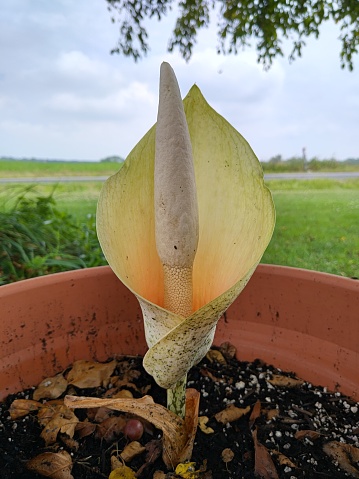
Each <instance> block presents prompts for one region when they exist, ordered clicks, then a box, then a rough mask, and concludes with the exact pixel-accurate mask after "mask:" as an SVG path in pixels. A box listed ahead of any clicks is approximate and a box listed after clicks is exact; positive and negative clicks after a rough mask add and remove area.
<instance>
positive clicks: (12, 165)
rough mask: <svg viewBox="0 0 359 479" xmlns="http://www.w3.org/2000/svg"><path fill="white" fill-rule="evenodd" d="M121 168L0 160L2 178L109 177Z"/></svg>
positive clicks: (102, 164) (106, 164)
mask: <svg viewBox="0 0 359 479" xmlns="http://www.w3.org/2000/svg"><path fill="white" fill-rule="evenodd" d="M120 167H121V163H116V162H110V161H104V162H101V161H58V162H56V161H49V162H47V161H30V160H0V178H20V177H37V176H48V177H50V176H81V175H83V176H109V175H112V174H113V173H115V172H116V171H117V170H118V169H119V168H120Z"/></svg>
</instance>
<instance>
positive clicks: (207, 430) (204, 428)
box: [198, 416, 214, 434]
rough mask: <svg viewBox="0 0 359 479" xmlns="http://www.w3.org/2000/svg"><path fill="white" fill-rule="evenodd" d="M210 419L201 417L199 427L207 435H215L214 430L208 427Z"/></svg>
mask: <svg viewBox="0 0 359 479" xmlns="http://www.w3.org/2000/svg"><path fill="white" fill-rule="evenodd" d="M208 421H209V418H208V417H207V416H200V417H199V418H198V426H199V428H200V430H201V431H202V432H204V433H205V434H213V433H214V430H213V429H212V428H211V427H208V426H207V425H206V424H207V423H208Z"/></svg>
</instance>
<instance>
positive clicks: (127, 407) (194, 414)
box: [65, 388, 200, 468]
mask: <svg viewBox="0 0 359 479" xmlns="http://www.w3.org/2000/svg"><path fill="white" fill-rule="evenodd" d="M199 399H200V394H199V392H198V391H197V390H195V389H192V388H188V389H187V390H186V416H185V418H184V419H182V418H180V417H179V416H177V415H176V414H174V413H173V412H171V411H169V410H168V409H167V408H165V407H164V406H162V405H160V404H156V403H155V402H154V401H153V398H152V397H151V396H144V397H142V398H140V399H127V398H125V399H122V398H120V399H98V398H86V397H79V396H66V397H65V404H66V405H67V406H70V407H71V408H73V409H75V408H82V409H87V408H89V407H100V406H105V407H108V408H110V409H113V410H115V411H121V412H128V413H130V414H134V415H137V416H139V417H141V418H143V419H146V420H148V421H150V422H151V423H152V424H153V425H154V426H156V427H157V428H158V429H161V430H162V432H163V454H162V458H163V460H164V462H165V464H166V466H167V467H168V468H173V467H174V466H175V465H176V464H179V463H181V462H184V461H186V460H189V458H190V457H191V455H192V450H193V443H194V439H195V436H196V430H197V425H198V408H199Z"/></svg>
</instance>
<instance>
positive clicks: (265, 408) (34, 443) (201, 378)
mask: <svg viewBox="0 0 359 479" xmlns="http://www.w3.org/2000/svg"><path fill="white" fill-rule="evenodd" d="M227 353H228V351H227V352H225V353H224V355H225V356H226V364H225V365H221V364H219V363H218V362H217V361H215V360H213V359H212V360H209V359H208V358H207V357H206V358H205V359H204V360H203V361H202V362H201V363H200V364H198V365H197V366H196V367H194V368H193V369H192V370H191V371H190V373H189V376H188V386H189V387H193V388H196V389H197V390H198V391H200V393H201V400H200V412H199V415H200V416H207V417H208V418H209V421H208V423H207V424H206V425H207V427H211V428H212V429H213V430H214V432H213V433H211V434H205V433H203V432H202V431H201V430H200V429H198V431H197V436H196V442H195V446H194V451H193V456H192V460H193V461H194V462H195V463H196V468H197V469H199V468H200V467H202V469H203V470H205V471H206V472H203V473H202V475H199V476H198V477H203V478H206V479H210V478H215V479H217V478H218V479H221V478H246V479H251V478H258V477H262V478H269V479H271V478H275V477H279V478H281V479H284V478H286V479H301V478H313V479H314V478H322V479H326V478H336V479H342V478H343V479H344V478H348V477H349V478H350V477H358V478H359V463H358V460H359V456H355V455H354V454H351V452H352V451H354V452H356V451H357V448H359V412H358V409H359V408H358V404H357V403H355V402H354V401H352V400H350V399H349V398H347V397H344V396H343V395H341V394H340V393H339V392H335V393H330V392H328V391H327V390H326V389H325V388H322V387H317V386H313V385H312V384H309V383H307V382H303V383H302V384H299V385H297V386H293V385H290V387H288V386H278V385H276V384H274V385H273V384H271V383H270V382H269V380H271V379H273V378H274V379H275V382H276V381H277V382H278V377H277V375H279V376H282V377H283V376H285V377H289V378H295V376H294V375H293V374H291V373H284V372H282V371H280V370H277V369H275V368H274V367H272V366H269V365H266V364H264V363H262V362H261V361H259V360H257V361H254V362H253V363H249V362H238V361H237V360H236V359H234V358H232V359H231V358H230V357H229V356H228V354H227ZM118 361H119V362H118V367H117V368H116V370H115V373H114V374H115V375H116V376H119V377H120V378H121V375H123V372H124V369H126V370H127V371H128V370H131V369H132V370H134V371H140V372H141V374H140V375H138V377H136V374H134V375H133V376H131V383H132V384H135V385H136V388H134V387H132V389H131V386H130V385H128V387H126V386H125V385H124V386H123V387H124V388H125V389H128V390H132V393H133V396H134V397H139V396H140V394H139V392H138V390H139V389H141V390H142V391H144V390H145V388H146V386H150V389H149V390H148V391H147V394H149V395H151V396H152V397H153V398H154V400H155V401H156V402H157V403H160V404H165V401H166V398H165V392H164V391H163V390H161V389H160V388H159V387H158V386H156V384H154V383H153V380H152V378H151V377H150V376H149V375H148V374H147V373H146V372H145V371H144V370H143V368H142V365H141V359H140V358H135V357H131V358H128V357H127V358H121V359H119V360H118ZM124 365H125V366H124ZM279 379H280V378H279ZM111 387H112V385H111V381H110V384H109V385H108V386H107V387H106V388H104V387H100V388H93V389H86V390H80V389H77V388H74V387H73V386H71V387H70V388H71V389H70V391H67V393H68V392H70V393H71V394H78V395H81V396H94V397H103V396H104V395H105V394H106V393H107V391H108V390H109V389H111ZM32 393H33V390H27V391H23V392H22V393H19V394H16V395H12V396H9V397H8V398H7V400H6V401H5V402H4V403H2V404H0V465H1V473H0V475H1V478H2V479H10V478H12V479H13V478H16V479H25V478H26V479H40V478H41V477H43V476H40V475H38V474H36V473H33V472H31V471H29V470H28V469H27V467H26V463H27V461H28V460H29V459H30V458H33V457H35V456H37V455H38V454H40V453H41V452H44V451H52V452H54V451H59V450H62V449H65V450H68V452H69V453H70V454H71V457H72V459H73V468H72V475H73V477H74V478H75V479H85V478H86V479H106V478H108V476H109V474H110V472H111V466H110V457H111V455H113V454H117V455H118V454H119V452H121V451H122V450H123V448H124V447H125V445H126V444H127V443H128V439H126V438H125V436H124V435H123V434H121V433H120V434H119V435H118V436H117V437H116V438H115V439H113V440H112V441H110V442H106V440H105V439H103V438H102V439H101V438H97V437H96V434H94V433H92V434H90V435H88V436H86V437H84V438H82V439H79V438H78V436H77V433H75V436H74V439H75V441H76V443H75V444H71V443H70V444H67V445H66V444H65V443H66V441H63V440H62V439H65V438H64V437H63V438H61V435H59V437H58V438H57V440H56V442H55V443H54V444H52V445H50V446H47V447H45V446H44V441H43V439H42V438H41V437H40V433H41V430H42V429H41V427H40V426H39V424H38V421H37V414H36V412H33V413H29V414H27V415H26V416H24V417H21V418H18V419H16V420H12V419H11V418H10V416H9V412H8V410H9V407H10V405H11V403H12V402H13V400H14V399H19V398H28V399H31V398H32ZM107 394H108V393H107ZM64 395H65V394H63V395H62V397H63V396H64ZM42 402H44V401H42ZM230 404H234V405H235V406H237V407H239V408H245V407H247V406H249V407H250V411H249V412H248V413H247V414H245V415H244V416H243V417H241V418H240V419H238V420H236V421H234V422H230V423H227V424H221V423H219V422H218V421H217V420H216V419H215V418H214V415H215V414H216V413H218V412H219V411H221V410H223V409H224V408H226V407H228V406H229V405H230ZM255 405H256V408H255ZM254 408H255V409H254ZM253 409H254V410H253ZM76 414H78V415H79V417H80V418H81V420H84V418H85V416H86V410H76ZM114 414H116V415H119V414H120V413H114ZM254 431H257V438H258V441H259V443H260V444H261V445H262V446H263V448H261V451H262V452H263V451H264V452H265V453H266V452H267V451H268V453H269V456H270V458H271V459H270V460H271V461H273V463H272V465H270V466H268V464H264V465H263V464H262V466H263V471H262V473H260V475H256V474H255V467H257V470H258V468H259V466H260V465H261V464H259V463H258V461H260V460H261V459H260V458H258V457H257V459H256V454H258V447H260V446H258V444H257V449H255V447H254V440H253V433H254ZM298 431H309V432H305V433H302V435H303V437H302V438H298ZM316 433H319V434H316ZM160 437H161V436H160V432H159V431H158V430H151V428H146V429H145V433H144V434H143V436H142V438H141V439H140V442H141V443H142V444H143V445H147V450H148V451H150V452H149V453H148V454H147V458H146V453H143V454H141V455H139V456H138V457H136V458H135V459H133V460H132V461H131V462H129V463H128V466H130V467H131V468H132V469H133V470H134V471H138V470H139V469H140V468H141V467H142V469H141V471H142V472H141V474H140V475H139V477H140V478H141V479H144V478H152V477H153V474H154V472H155V471H158V470H162V471H165V472H166V473H167V471H166V469H165V466H164V464H163V462H162V459H161V456H159V457H158V458H157V459H156V460H155V461H154V462H153V457H154V455H153V451H154V450H157V451H158V450H159V448H160V445H161V441H160ZM333 441H335V444H338V443H339V444H340V443H344V444H348V445H351V446H352V450H351V451H349V452H346V453H345V454H344V459H343V463H341V464H339V465H338V461H333V459H331V458H330V457H328V455H327V454H326V453H325V452H324V450H323V446H324V445H325V444H327V443H331V442H333ZM225 449H230V450H231V451H232V452H233V454H230V456H229V457H231V456H232V455H233V458H232V459H231V460H230V461H228V457H227V459H226V458H224V459H223V457H222V452H223V451H224V450H225ZM151 451H152V458H150V456H151ZM227 452H228V451H227ZM149 459H150V460H149ZM337 459H338V458H337ZM146 460H147V463H146ZM225 460H226V461H227V462H225ZM340 460H341V459H340V458H339V461H340ZM256 461H257V462H256ZM289 461H291V462H289ZM143 464H146V465H145V466H143ZM272 466H273V468H274V470H271V467H272ZM345 470H346V471H348V472H345ZM275 474H277V476H276V475H275ZM356 474H357V475H356ZM166 477H178V476H175V475H172V474H171V475H167V476H166Z"/></svg>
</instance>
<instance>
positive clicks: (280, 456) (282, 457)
mask: <svg viewBox="0 0 359 479" xmlns="http://www.w3.org/2000/svg"><path fill="white" fill-rule="evenodd" d="M271 453H272V454H274V455H275V456H276V457H277V459H278V462H279V464H280V465H281V466H288V467H291V468H293V469H297V466H296V465H295V464H294V462H292V461H291V460H290V459H289V457H287V456H285V455H284V454H282V453H281V452H279V451H276V450H272V451H271Z"/></svg>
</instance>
